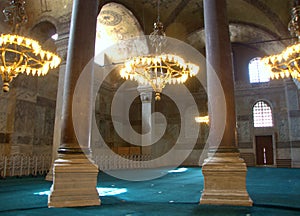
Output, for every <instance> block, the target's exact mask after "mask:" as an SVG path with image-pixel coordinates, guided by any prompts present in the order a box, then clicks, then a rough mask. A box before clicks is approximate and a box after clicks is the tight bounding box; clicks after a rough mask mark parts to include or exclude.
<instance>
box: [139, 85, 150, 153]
mask: <svg viewBox="0 0 300 216" xmlns="http://www.w3.org/2000/svg"><path fill="white" fill-rule="evenodd" d="M138 91H139V92H140V98H141V101H142V134H147V135H144V136H143V138H142V140H141V142H142V148H141V152H142V154H151V146H152V145H150V144H152V135H153V134H152V133H149V132H150V131H151V130H152V126H153V125H152V122H151V118H150V117H151V114H152V94H153V89H152V87H151V86H139V87H138Z"/></svg>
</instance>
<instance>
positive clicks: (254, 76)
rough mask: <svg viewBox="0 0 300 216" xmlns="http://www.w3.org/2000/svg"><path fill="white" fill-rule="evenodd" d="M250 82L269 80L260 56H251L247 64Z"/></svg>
mask: <svg viewBox="0 0 300 216" xmlns="http://www.w3.org/2000/svg"><path fill="white" fill-rule="evenodd" d="M248 69H249V78H250V83H262V82H269V81H270V74H269V72H268V71H267V70H266V67H265V65H264V63H263V62H262V61H261V58H260V57H256V58H253V59H252V60H251V61H250V62H249V65H248Z"/></svg>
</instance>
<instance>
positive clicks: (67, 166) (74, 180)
mask: <svg viewBox="0 0 300 216" xmlns="http://www.w3.org/2000/svg"><path fill="white" fill-rule="evenodd" d="M67 157H70V158H68V159H67V158H66V156H64V159H57V160H55V162H54V169H53V184H52V186H51V189H50V195H49V197H48V207H78V206H94V205H100V204H101V201H100V198H99V194H98V191H97V189H96V186H97V176H98V167H97V166H96V165H94V164H93V163H91V162H90V161H89V160H88V159H87V158H85V156H84V155H71V156H67Z"/></svg>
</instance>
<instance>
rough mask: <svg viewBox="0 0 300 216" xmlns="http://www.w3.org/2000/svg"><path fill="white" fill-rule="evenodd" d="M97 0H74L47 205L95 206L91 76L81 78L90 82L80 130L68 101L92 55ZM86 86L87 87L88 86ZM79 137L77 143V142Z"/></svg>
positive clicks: (83, 104) (96, 170)
mask: <svg viewBox="0 0 300 216" xmlns="http://www.w3.org/2000/svg"><path fill="white" fill-rule="evenodd" d="M98 2H99V1H98V0H90V1H88V2H87V1H86V0H74V1H73V10H72V11H73V12H72V19H71V28H70V37H69V46H68V55H67V64H66V72H65V77H64V89H63V96H62V101H63V103H62V117H61V140H60V146H59V149H58V159H57V160H55V162H54V169H53V174H54V176H53V185H52V187H51V192H50V195H49V198H48V206H49V207H72V206H92V205H99V204H100V199H99V195H98V192H97V190H96V184H97V175H98V167H97V166H96V165H94V164H93V163H92V162H91V161H90V160H89V153H90V152H89V146H90V139H91V136H90V132H91V115H92V113H91V111H92V104H91V98H92V88H93V85H92V79H93V77H92V75H93V67H92V66H91V67H89V68H88V70H90V71H91V73H90V74H91V76H90V77H85V78H86V79H87V80H88V82H90V85H88V87H87V86H83V88H82V91H84V95H86V98H82V101H81V104H77V106H84V107H85V112H80V113H75V114H76V116H74V117H75V118H79V117H80V118H81V119H83V121H82V122H81V124H82V125H83V127H81V128H82V130H81V131H76V134H75V129H74V125H73V116H72V108H73V107H72V104H73V96H75V94H74V93H75V87H76V84H77V81H78V79H79V76H80V74H81V72H82V71H83V69H84V68H85V67H86V65H88V63H89V61H90V60H92V59H93V57H94V51H95V50H94V49H95V35H96V21H97V15H98ZM89 87H90V88H89ZM78 137H80V143H79V141H78V139H77V138H78Z"/></svg>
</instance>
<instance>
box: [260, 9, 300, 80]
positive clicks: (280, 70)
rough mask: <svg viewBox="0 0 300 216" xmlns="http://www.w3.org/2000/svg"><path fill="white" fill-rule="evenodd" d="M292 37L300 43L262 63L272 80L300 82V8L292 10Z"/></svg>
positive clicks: (264, 59)
mask: <svg viewBox="0 0 300 216" xmlns="http://www.w3.org/2000/svg"><path fill="white" fill-rule="evenodd" d="M289 31H290V33H291V35H292V36H295V37H297V38H298V43H296V44H294V45H291V46H288V47H287V48H285V49H284V50H283V51H282V52H281V53H279V54H277V55H271V56H268V57H264V58H263V59H262V61H263V62H264V64H265V65H266V67H267V69H268V70H269V71H270V78H271V79H279V78H285V77H290V76H291V77H292V78H294V79H297V80H299V81H300V42H299V41H300V40H299V39H300V6H299V5H295V6H294V7H293V8H292V19H291V21H290V23H289Z"/></svg>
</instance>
